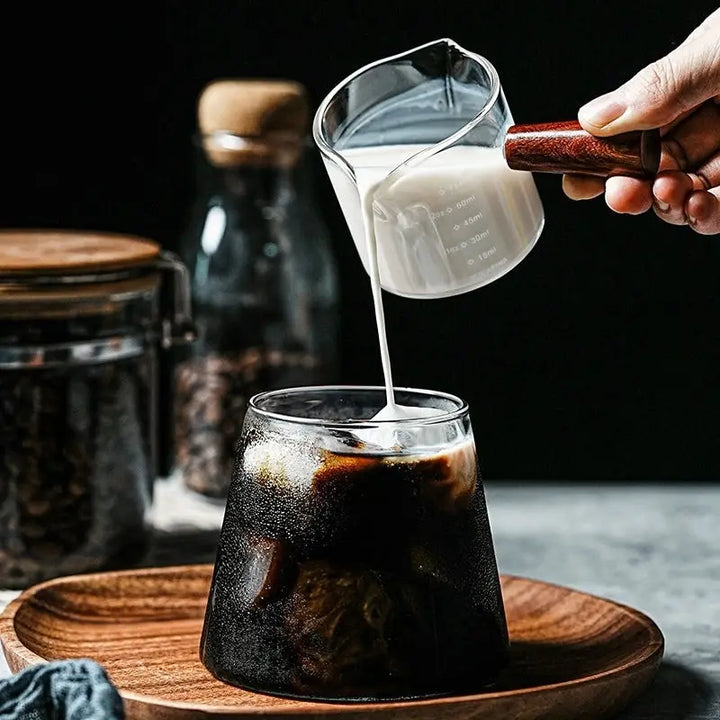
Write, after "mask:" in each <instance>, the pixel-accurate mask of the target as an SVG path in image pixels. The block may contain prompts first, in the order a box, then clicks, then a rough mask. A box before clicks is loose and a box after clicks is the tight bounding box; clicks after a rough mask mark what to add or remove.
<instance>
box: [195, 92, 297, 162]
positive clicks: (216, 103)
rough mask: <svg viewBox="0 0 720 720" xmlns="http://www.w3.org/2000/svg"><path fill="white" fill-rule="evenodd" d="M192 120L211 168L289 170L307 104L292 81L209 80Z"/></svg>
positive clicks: (295, 159)
mask: <svg viewBox="0 0 720 720" xmlns="http://www.w3.org/2000/svg"><path fill="white" fill-rule="evenodd" d="M197 120H198V128H199V130H200V134H201V136H202V147H203V149H204V151H205V154H206V156H207V158H208V160H209V161H210V162H211V163H212V164H213V165H216V166H218V167H228V166H232V165H242V164H254V165H292V164H294V163H295V162H297V160H298V158H299V155H300V152H301V150H302V140H303V138H304V136H305V134H306V132H307V128H308V122H309V107H308V98H307V94H306V91H305V88H304V86H303V85H301V84H300V83H298V82H295V81H293V80H280V79H270V80H261V79H244V78H229V79H223V80H215V81H213V82H211V83H209V84H208V85H206V86H205V88H204V89H203V91H202V92H201V93H200V97H199V99H198V106H197Z"/></svg>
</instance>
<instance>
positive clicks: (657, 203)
mask: <svg viewBox="0 0 720 720" xmlns="http://www.w3.org/2000/svg"><path fill="white" fill-rule="evenodd" d="M655 207H656V208H657V209H658V210H659V211H660V212H667V211H668V210H669V209H670V203H666V202H663V201H662V200H658V199H657V198H655Z"/></svg>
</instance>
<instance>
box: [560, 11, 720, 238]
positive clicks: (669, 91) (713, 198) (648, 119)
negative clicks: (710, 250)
mask: <svg viewBox="0 0 720 720" xmlns="http://www.w3.org/2000/svg"><path fill="white" fill-rule="evenodd" d="M578 120H579V122H580V124H581V125H582V126H583V128H584V129H585V130H587V131H588V132H589V133H591V134H593V135H596V136H600V137H607V136H611V135H617V134H618V133H623V132H628V131H631V130H650V129H654V128H660V134H661V136H662V155H661V160H660V169H659V171H658V173H657V175H656V176H655V178H652V179H650V180H640V179H637V178H631V177H625V176H616V177H609V178H607V179H601V178H597V177H591V176H586V175H574V174H572V175H570V174H568V175H564V176H563V180H562V187H563V191H564V192H565V194H566V195H567V196H568V197H569V198H571V199H573V200H588V199H590V198H594V197H598V196H599V195H602V194H603V193H604V194H605V202H606V203H607V205H608V206H609V207H610V209H612V210H614V211H615V212H618V213H627V214H631V215H639V214H641V213H644V212H647V211H648V210H650V209H651V208H652V209H653V211H654V212H655V214H656V215H657V216H658V217H659V218H660V219H662V220H664V221H665V222H667V223H670V224H671V225H689V226H690V227H691V228H692V229H693V230H695V231H696V232H698V233H700V234H703V235H713V234H715V233H720V9H719V10H716V11H715V12H713V13H712V14H711V15H710V16H709V17H708V18H707V19H706V20H705V21H704V22H703V23H702V24H701V25H700V26H699V27H697V28H696V29H695V30H694V31H693V32H692V33H691V34H690V35H689V36H688V37H687V38H686V40H685V41H684V42H683V43H682V44H681V45H679V46H678V47H677V48H675V49H674V50H673V51H672V52H670V53H669V54H668V55H666V56H665V57H663V58H661V59H660V60H657V61H656V62H653V63H651V64H650V65H648V66H646V67H645V68H643V69H642V70H640V72H638V73H637V74H636V75H634V76H633V77H632V78H631V79H630V80H628V81H627V82H626V83H625V84H624V85H621V86H620V87H619V88H618V89H617V90H615V91H613V92H610V93H607V94H605V95H601V96H600V97H598V98H596V99H594V100H592V101H590V102H589V103H587V104H586V105H584V106H583V107H581V108H580V110H579V111H578Z"/></svg>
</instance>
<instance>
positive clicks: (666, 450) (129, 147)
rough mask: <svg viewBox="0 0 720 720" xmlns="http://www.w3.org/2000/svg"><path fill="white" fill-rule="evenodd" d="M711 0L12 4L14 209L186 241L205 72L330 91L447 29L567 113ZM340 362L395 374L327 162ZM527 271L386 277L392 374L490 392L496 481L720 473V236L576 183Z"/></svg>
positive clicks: (321, 191)
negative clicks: (437, 282)
mask: <svg viewBox="0 0 720 720" xmlns="http://www.w3.org/2000/svg"><path fill="white" fill-rule="evenodd" d="M715 7H716V6H715V5H714V4H713V3H709V2H700V1H699V0H693V2H685V3H678V2H677V0H674V1H673V2H669V1H668V0H660V1H657V2H652V3H651V2H607V1H606V2H600V1H595V2H589V1H586V2H570V1H569V0H568V1H567V2H557V1H556V2H543V3H539V2H538V3H536V2H518V1H512V0H505V1H504V2H481V1H476V0H473V1H468V0H464V1H461V2H458V1H457V0H456V1H452V0H444V2H439V1H436V2H433V3H429V2H427V3H421V2H411V1H409V0H395V2H392V1H390V0H388V1H386V2H369V1H366V2H357V3H349V2H346V3H343V2H334V3H330V2H294V3H293V2H285V3H282V2H277V1H272V0H266V1H262V2H261V1H258V0H246V1H245V2H220V1H211V0H208V1H206V2H200V1H199V0H195V1H189V2H179V1H178V2H145V3H133V2H126V3H110V4H105V3H93V4H90V3H87V4H85V3H57V4H52V5H51V4H48V5H47V6H44V5H37V4H35V3H28V4H26V5H24V6H18V5H14V8H15V9H16V10H15V14H14V19H12V20H11V21H8V20H6V21H5V22H4V23H3V30H2V37H3V40H2V43H0V74H1V75H0V77H1V78H2V87H1V89H2V101H3V102H2V105H3V107H2V112H1V113H0V115H1V116H2V121H1V122H2V126H1V128H0V130H1V133H2V134H1V135H0V141H1V142H2V150H1V154H0V157H1V158H2V166H1V172H2V188H3V191H2V200H1V201H0V226H4V227H64V228H88V229H94V230H109V231H116V232H130V233H134V234H139V235H144V236H148V237H151V238H154V239H156V240H158V241H160V242H161V243H162V244H163V245H164V246H165V247H167V248H170V249H172V248H173V247H174V244H175V242H176V239H177V237H178V235H179V234H180V232H181V230H182V228H183V226H184V223H185V221H186V219H187V213H188V209H189V205H190V202H191V201H192V197H193V192H194V167H193V156H192V147H191V142H190V138H191V135H192V133H193V132H194V129H195V103H196V100H197V96H198V93H199V92H200V90H201V89H202V87H203V86H204V85H205V84H206V83H207V82H209V81H210V80H213V79H216V78H220V77H288V78H292V79H295V80H299V81H301V82H303V83H304V84H305V85H306V86H307V88H308V91H309V93H310V96H311V98H312V101H313V103H314V104H317V103H318V102H319V101H320V100H321V99H322V97H324V95H325V94H326V93H327V92H328V91H329V90H330V89H331V88H332V87H333V86H334V85H335V84H336V83H337V82H338V81H339V80H341V79H342V78H343V77H345V76H346V75H347V74H348V73H349V72H351V71H353V70H355V69H356V68H357V67H359V66H361V65H363V64H365V63H367V62H370V61H372V60H375V59H378V58H380V57H383V56H385V55H389V54H394V53H397V52H400V51H403V50H406V49H409V48H411V47H413V46H415V45H418V44H420V43H424V42H427V41H429V40H433V39H436V38H439V37H450V38H452V39H454V40H455V41H457V42H458V43H460V44H461V45H463V46H465V47H467V48H469V49H471V50H474V51H476V52H478V53H480V54H482V55H485V56H486V57H487V58H488V59H489V60H491V61H492V62H493V63H494V64H495V66H496V67H497V69H498V72H499V74H500V78H501V81H502V84H503V87H504V90H505V94H506V96H507V98H508V101H509V104H510V107H511V108H512V111H513V115H514V118H515V121H516V122H542V121H549V120H558V119H568V118H573V117H575V115H576V112H577V108H578V107H579V106H580V105H581V104H582V103H584V102H585V101H587V100H589V99H590V98H592V97H593V96H595V95H597V94H600V93H602V92H605V91H606V90H609V89H612V88H613V87H614V86H616V85H618V84H620V83H621V82H623V81H624V80H625V79H627V78H628V77H630V75H632V74H633V73H635V72H636V71H637V70H639V69H640V68H641V67H642V66H643V65H645V64H647V63H648V62H650V61H651V60H653V59H656V58H658V57H660V56H661V55H663V54H665V53H667V52H669V51H670V50H671V49H672V48H673V47H674V46H676V45H677V44H679V43H680V42H681V41H682V40H683V39H684V38H685V36H686V35H687V34H688V33H689V32H690V31H691V30H692V29H693V28H694V27H695V26H696V25H697V24H699V23H700V21H701V20H702V19H703V18H704V17H706V16H707V15H708V14H709V13H710V12H711V11H712V10H714V9H715ZM316 179H317V183H318V185H317V191H316V192H317V198H318V202H319V203H320V204H321V206H322V209H323V212H324V213H325V217H326V219H327V222H328V224H329V226H330V229H331V233H332V240H333V247H334V250H335V253H336V257H337V259H338V263H339V266H340V279H341V287H342V313H343V342H342V352H343V380H344V381H347V382H353V383H355V382H357V383H361V382H370V383H382V373H381V368H380V360H379V353H378V348H377V339H376V334H375V326H374V319H373V314H372V303H371V296H370V285H369V280H368V278H367V276H366V275H365V274H364V271H363V270H362V268H361V265H360V261H359V258H358V257H357V256H356V254H355V250H354V247H353V245H352V242H351V240H350V238H349V235H348V232H347V229H346V227H345V224H344V221H343V219H342V216H341V215H340V211H339V208H338V207H337V205H336V202H335V198H334V196H333V195H332V191H331V189H330V186H329V183H328V181H327V178H326V177H325V175H324V171H323V170H322V168H321V167H320V165H319V162H318V164H317V173H316ZM536 180H537V183H538V186H539V189H540V193H541V196H542V199H543V202H544V205H545V211H546V227H545V230H544V233H543V235H542V237H541V238H540V241H539V242H538V245H537V246H536V248H535V249H533V251H532V252H531V253H530V255H529V256H528V258H527V259H526V260H525V261H523V263H521V265H520V266H518V267H517V268H516V269H515V270H513V271H512V272H510V273H509V274H508V275H506V276H505V277H503V278H502V279H500V280H498V281H497V282H495V283H493V284H491V285H489V286H487V287H485V288H482V289H480V290H477V291H474V292H472V293H468V294H465V295H462V296H458V297H456V298H452V299H445V300H429V301H419V300H408V299H402V298H398V297H395V296H390V295H387V294H386V296H385V303H386V304H385V311H386V319H387V323H388V336H389V340H390V350H391V355H392V361H393V370H394V376H395V382H396V384H398V385H409V386H421V387H431V388H438V389H443V390H447V391H450V392H455V393H458V394H460V395H462V396H464V397H465V398H467V399H468V400H469V401H470V404H471V413H472V418H473V425H474V428H475V434H476V439H477V445H478V450H479V454H480V457H481V462H482V469H483V474H484V475H485V477H486V478H488V479H515V478H538V479H575V478H579V479H603V480H622V479H636V480H643V479H658V478H660V479H668V480H671V479H673V480H713V479H715V478H717V477H720V442H719V441H718V433H719V432H720V422H718V420H719V418H718V415H719V412H718V408H720V371H719V368H720V343H719V342H718V335H719V333H720V328H719V325H720V294H719V292H718V291H719V289H720V287H719V285H720V283H719V282H718V277H719V276H720V237H717V236H716V237H702V236H699V235H696V234H694V233H693V232H692V231H691V230H690V229H688V228H685V227H670V226H667V225H664V224H663V223H661V222H660V221H659V220H658V219H657V218H655V217H654V216H653V215H652V214H651V213H650V214H647V215H642V216H636V217H630V216H618V215H615V214H613V213H611V212H610V211H609V210H608V209H607V207H606V206H605V205H604V202H603V200H602V199H601V198H599V199H596V200H593V201H589V202H583V203H574V202H572V201H570V200H568V199H567V198H565V196H564V195H563V194H562V192H561V189H560V178H559V177H558V176H550V175H543V176H539V175H538V176H536Z"/></svg>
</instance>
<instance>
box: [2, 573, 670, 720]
mask: <svg viewBox="0 0 720 720" xmlns="http://www.w3.org/2000/svg"><path fill="white" fill-rule="evenodd" d="M211 574H212V565H188V566H178V567H169V568H150V569H144V570H136V571H132V570H124V571H117V572H106V573H96V574H92V575H77V576H71V577H64V578H57V579H55V580H50V581H48V582H45V583H41V584H39V585H36V586H34V587H32V588H29V589H28V590H26V591H25V592H23V593H22V594H21V595H20V596H19V597H18V598H16V599H15V600H14V601H13V602H12V603H11V604H10V605H9V606H8V607H7V608H6V609H5V611H4V612H3V614H2V615H0V641H1V642H2V646H3V651H4V653H5V657H6V659H7V661H8V664H9V666H10V668H11V669H12V670H13V672H17V671H19V670H21V669H22V668H24V667H27V666H30V665H35V664H37V663H41V662H44V661H46V660H54V659H64V658H78V657H90V658H92V659H94V660H97V661H98V662H100V663H101V664H102V665H104V667H105V668H106V669H107V671H108V674H109V676H110V678H111V679H112V680H113V682H114V683H115V684H116V685H117V687H118V688H119V690H120V693H121V695H122V696H123V700H124V704H125V709H126V714H127V720H150V719H151V718H152V719H153V720H191V719H192V720H198V719H199V718H213V719H215V720H218V719H220V718H223V719H225V720H229V719H230V718H233V719H237V718H247V717H254V716H258V715H261V716H262V717H263V718H265V719H266V720H270V719H272V718H278V719H279V718H288V717H293V716H302V717H303V718H325V717H331V716H332V717H335V716H340V715H341V716H343V718H344V719H347V720H360V718H370V717H378V718H382V720H444V719H445V718H447V720H450V719H451V718H452V720H486V719H487V720H496V719H497V720H500V719H501V718H502V720H506V719H509V718H512V719H513V720H540V719H541V718H543V719H548V718H552V720H572V719H574V718H583V720H595V719H600V718H609V717H612V716H613V715H614V714H615V713H617V712H618V711H619V710H620V709H621V708H623V707H625V706H626V705H627V704H628V703H629V702H630V701H631V700H632V699H633V698H634V697H635V696H636V695H638V694H639V693H640V692H641V691H642V690H644V689H645V687H646V686H647V685H648V683H649V682H650V681H651V680H652V678H653V676H654V675H655V672H656V670H657V667H658V665H659V663H660V660H661V658H662V654H663V646H664V641H663V636H662V633H661V632H660V630H659V628H658V627H657V626H656V625H655V623H654V622H653V621H652V620H651V619H649V618H648V617H646V616H645V615H643V614H642V613H640V612H638V611H637V610H634V609H632V608H629V607H626V606H623V605H619V604H616V603H613V602H611V601H609V600H606V599H603V598H599V597H595V596H592V595H587V594H585V593H582V592H579V591H576V590H572V589H570V588H565V587H560V586H556V585H552V584H548V583H543V582H540V581H536V580H531V579H527V578H521V577H514V576H502V588H503V597H504V600H505V606H506V613H507V617H508V625H509V629H510V638H511V642H512V650H511V661H510V664H509V667H508V669H507V672H506V673H505V674H504V675H503V677H502V678H501V680H500V683H499V684H498V686H497V687H496V688H494V689H493V690H492V691H490V692H486V693H483V694H479V695H472V696H463V697H450V698H442V699H433V700H423V701H411V702H396V703H372V704H367V703H364V704H340V703H316V702H304V701H297V700H290V699H285V698H275V697H271V696H268V695H260V694H255V693H250V692H245V691H243V690H240V689H238V688H235V687H232V686H230V685H226V684H224V683H222V682H220V681H218V680H216V679H215V678H214V677H213V676H212V675H211V674H210V673H209V672H208V671H207V670H206V669H205V668H204V666H203V665H202V664H201V663H200V660H199V656H198V643H199V638H200V631H201V627H202V620H203V615H204V612H205V602H206V598H207V592H208V589H209V586H210V579H211ZM481 651H482V649H481V648H479V649H478V652H481Z"/></svg>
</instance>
